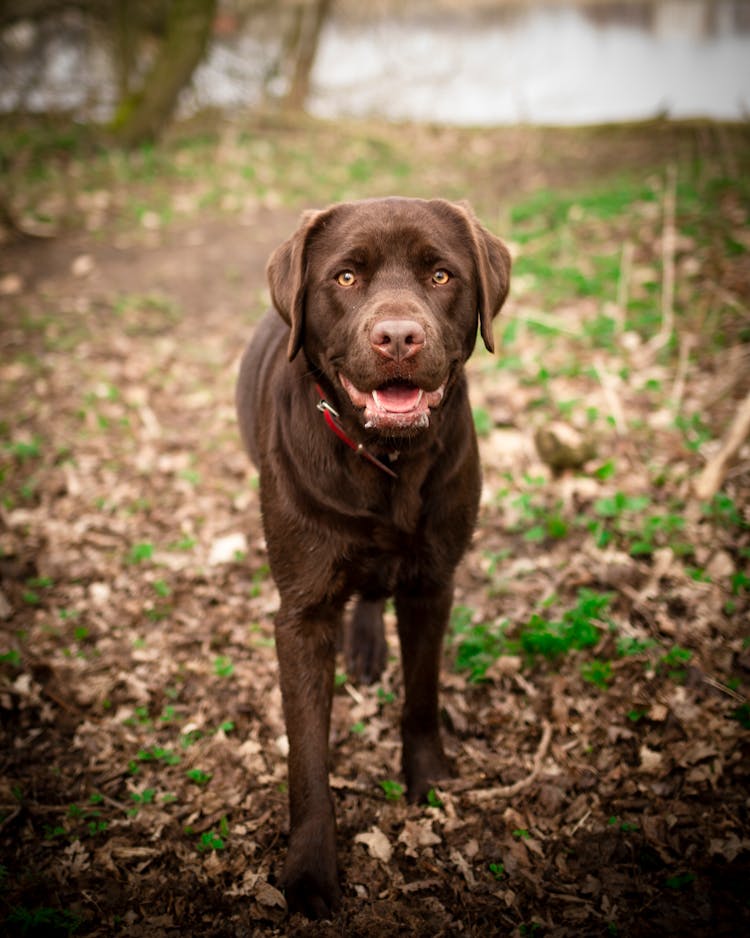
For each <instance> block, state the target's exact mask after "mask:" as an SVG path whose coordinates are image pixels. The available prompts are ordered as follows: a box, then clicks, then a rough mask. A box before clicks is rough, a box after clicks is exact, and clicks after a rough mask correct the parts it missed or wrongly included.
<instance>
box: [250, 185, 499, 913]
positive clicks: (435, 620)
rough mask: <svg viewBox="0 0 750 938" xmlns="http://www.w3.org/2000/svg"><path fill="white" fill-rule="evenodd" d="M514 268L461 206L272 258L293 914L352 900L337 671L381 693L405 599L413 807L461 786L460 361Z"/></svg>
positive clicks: (328, 225) (313, 234) (412, 207)
mask: <svg viewBox="0 0 750 938" xmlns="http://www.w3.org/2000/svg"><path fill="white" fill-rule="evenodd" d="M510 267H511V261H510V255H509V252H508V250H507V248H506V246H505V245H504V244H503V242H502V241H501V240H500V239H499V238H497V237H495V236H494V235H493V234H491V233H490V232H489V231H487V230H486V229H485V228H483V227H482V226H481V225H480V223H479V222H478V221H477V219H476V217H475V216H474V214H473V213H472V211H471V209H470V208H469V207H468V206H467V205H465V204H464V203H452V202H448V201H444V200H441V199H434V200H429V201H426V200H421V199H409V198H396V197H393V198H385V199H372V200H365V201H359V202H347V203H341V204H338V205H333V206H331V207H329V208H326V209H324V210H321V211H314V212H307V213H305V214H304V215H303V216H302V219H301V223H300V226H299V228H298V229H297V230H296V231H295V232H294V234H292V236H291V237H290V238H289V239H288V240H287V241H286V242H285V243H284V244H282V245H281V246H280V247H278V248H277V249H276V250H275V251H274V252H273V254H272V255H271V257H270V259H269V262H268V267H267V275H268V281H269V285H270V291H271V298H272V302H273V309H271V310H269V312H268V313H266V315H265V317H264V318H263V319H262V320H261V322H260V323H259V325H258V327H257V329H256V331H255V335H254V337H253V339H252V341H251V342H250V345H249V346H248V348H247V350H246V352H245V354H244V357H243V359H242V363H241V366H240V374H239V379H238V383H237V410H238V421H239V427H240V432H241V435H242V438H243V441H244V444H245V447H246V449H247V450H248V452H249V455H250V457H251V458H252V460H253V462H254V463H255V465H256V466H257V468H258V470H259V474H260V501H261V511H262V516H263V527H264V531H265V537H266V543H267V548H268V555H269V561H270V566H271V572H272V575H273V577H274V580H275V582H276V585H277V587H278V590H279V595H280V608H279V611H278V614H277V616H276V620H275V636H276V650H277V654H278V660H279V672H280V680H281V691H282V699H283V706H284V716H285V720H286V727H287V736H288V740H289V757H288V773H289V814H290V832H289V846H288V853H287V857H286V862H285V865H284V869H283V874H282V885H283V887H284V889H285V894H286V898H287V903H288V907H289V909H290V911H302V912H303V913H305V914H306V915H307V916H308V917H310V918H325V917H329V916H330V915H331V914H332V913H333V912H334V911H335V910H336V908H337V907H338V905H339V903H340V900H341V888H340V885H339V876H338V869H337V862H336V825H335V816H334V806H333V800H332V797H331V792H330V789H329V785H328V766H327V762H328V736H329V723H330V713H331V699H332V693H333V679H334V659H335V655H336V649H337V646H338V639H339V634H340V629H341V628H342V622H343V618H344V611H345V606H346V604H347V602H348V601H349V600H350V598H352V597H356V604H355V606H354V610H353V612H352V614H351V619H350V621H349V623H348V632H347V635H346V638H345V643H344V651H345V663H346V669H347V673H348V674H349V675H350V676H351V677H353V678H355V679H357V680H360V681H363V682H373V681H375V680H377V679H378V677H379V675H380V674H381V672H382V670H383V668H384V666H385V662H386V654H387V647H386V641H385V636H384V629H383V607H384V602H385V599H386V598H388V597H392V598H393V599H394V601H395V608H396V616H397V620H398V634H399V640H400V646H401V661H402V667H403V681H404V706H403V712H402V718H401V736H402V767H403V773H404V776H405V780H406V784H407V794H408V797H409V798H410V800H420V799H423V798H425V797H426V795H427V793H428V791H429V789H430V788H431V787H432V786H433V784H434V783H435V782H436V781H437V780H438V779H440V778H442V777H445V776H446V774H448V770H449V766H448V764H447V761H446V757H445V755H444V752H443V746H442V743H441V738H440V727H439V718H438V672H439V665H440V655H441V649H442V638H443V634H444V632H445V629H446V625H447V623H448V619H449V615H450V610H451V603H452V599H453V577H454V571H455V568H456V566H457V564H458V562H459V560H460V558H461V556H462V555H463V553H464V552H465V550H466V548H467V546H468V544H469V542H470V539H471V536H472V532H473V529H474V526H475V523H476V518H477V511H478V505H479V495H480V467H479V458H478V450H477V440H476V434H475V431H474V425H473V421H472V414H471V409H470V406H469V398H468V392H467V384H466V376H465V372H464V363H465V362H466V360H467V359H468V358H469V356H470V355H471V353H472V351H473V349H474V346H475V343H476V339H477V331H479V333H480V334H481V337H482V339H483V341H484V344H485V346H486V347H487V349H489V350H490V351H493V350H494V341H493V334H492V321H493V319H494V317H495V316H496V315H497V313H498V312H499V310H500V308H501V307H502V305H503V303H504V301H505V298H506V296H507V293H508V286H509V278H510Z"/></svg>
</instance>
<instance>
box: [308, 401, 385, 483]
mask: <svg viewBox="0 0 750 938" xmlns="http://www.w3.org/2000/svg"><path fill="white" fill-rule="evenodd" d="M315 390H316V391H317V392H318V398H319V400H318V403H317V404H316V407H317V408H318V410H319V411H320V412H321V414H323V419H324V420H325V422H326V424H327V425H328V428H329V429H330V430H332V431H333V432H334V433H335V434H336V436H337V437H338V438H339V439H340V440H341V442H342V443H345V444H346V445H347V446H348V447H349V449H351V450H353V451H354V452H355V453H356V454H357V456H361V457H362V459H366V460H367V462H369V463H370V464H371V465H373V466H377V468H378V469H380V470H381V472H385V474H386V475H389V476H390V477H391V478H392V479H397V478H398V475H397V474H396V473H395V472H394V471H393V469H391V468H390V467H389V466H386V464H385V463H384V462H381V460H379V459H378V457H377V456H373V454H372V453H371V452H370V451H369V450H368V449H367V448H366V447H365V446H364V445H363V444H362V443H355V442H354V440H353V439H352V438H351V437H350V436H349V435H348V434H347V432H346V430H344V428H343V427H342V426H341V423H340V420H339V412H338V411H337V410H336V408H335V407H332V406H331V405H330V404H329V403H328V401H327V400H326V398H325V394H323V389H322V388H321V386H320V385H319V384H316V385H315Z"/></svg>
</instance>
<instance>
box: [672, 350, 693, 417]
mask: <svg viewBox="0 0 750 938" xmlns="http://www.w3.org/2000/svg"><path fill="white" fill-rule="evenodd" d="M694 346H695V336H694V335H691V334H690V333H684V334H683V335H681V336H680V358H679V361H678V362H677V374H676V375H675V378H674V384H673V385H672V407H673V409H674V411H675V413H677V412H678V411H679V409H680V403H681V402H682V395H683V394H684V393H685V377H686V375H687V370H688V365H689V364H690V353H691V352H692V351H693V347H694Z"/></svg>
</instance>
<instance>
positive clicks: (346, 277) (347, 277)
mask: <svg viewBox="0 0 750 938" xmlns="http://www.w3.org/2000/svg"><path fill="white" fill-rule="evenodd" d="M356 279H357V278H356V277H355V276H354V274H353V273H352V271H351V270H342V271H341V273H340V274H339V275H338V276H337V277H336V283H337V284H338V285H339V286H340V287H351V286H352V285H353V284H354V281H355V280H356Z"/></svg>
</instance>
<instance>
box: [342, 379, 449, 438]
mask: <svg viewBox="0 0 750 938" xmlns="http://www.w3.org/2000/svg"><path fill="white" fill-rule="evenodd" d="M339 378H340V379H341V383H342V385H343V386H344V389H345V390H346V393H347V394H348V395H349V398H350V400H351V402H352V404H354V406H355V407H356V408H358V409H361V408H364V423H365V427H367V428H368V429H373V430H424V429H425V428H426V427H428V426H429V424H430V408H431V407H437V405H438V404H439V403H440V401H441V400H442V399H443V391H444V389H445V385H444V384H443V385H441V386H440V387H439V388H438V389H437V390H436V391H425V390H424V389H423V388H420V387H418V386H417V385H416V384H412V383H411V382H409V381H390V382H388V383H386V384H383V385H381V387H379V388H375V390H373V391H360V390H359V388H357V387H355V386H354V385H353V384H352V382H351V381H350V380H349V379H348V378H347V377H346V376H345V375H342V374H340V375H339Z"/></svg>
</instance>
